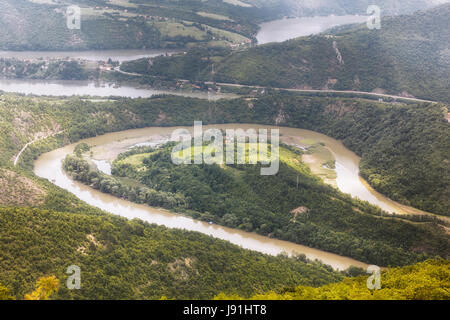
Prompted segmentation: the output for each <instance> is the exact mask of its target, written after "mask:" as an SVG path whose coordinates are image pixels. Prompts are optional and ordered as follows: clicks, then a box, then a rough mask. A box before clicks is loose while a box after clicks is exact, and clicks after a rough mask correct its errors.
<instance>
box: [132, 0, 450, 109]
mask: <svg viewBox="0 0 450 320" xmlns="http://www.w3.org/2000/svg"><path fill="white" fill-rule="evenodd" d="M448 21H450V4H447V5H442V6H439V7H436V8H434V9H430V10H428V11H424V12H417V13H415V14H413V15H410V16H398V17H390V18H385V19H383V20H382V28H381V30H369V29H368V28H367V26H366V25H365V24H363V25H361V26H356V27H351V28H349V27H344V28H342V29H341V30H340V31H339V30H337V31H334V32H332V33H331V32H330V34H328V35H317V36H311V37H305V38H298V39H294V40H288V41H286V42H283V43H276V44H266V45H261V46H258V47H255V48H251V49H248V50H242V51H239V52H232V53H230V54H227V55H222V56H215V57H209V58H208V56H207V55H206V57H205V55H202V54H198V53H195V55H190V54H189V53H188V54H187V55H184V56H182V55H181V56H180V55H178V56H173V57H169V58H162V57H160V58H155V59H153V60H152V63H147V64H143V63H142V61H141V62H139V61H136V62H128V63H126V64H124V65H123V70H124V71H130V72H140V73H143V74H147V75H151V76H165V77H169V78H176V77H177V73H176V71H177V67H176V66H177V65H181V64H183V62H186V63H190V65H198V66H199V69H197V70H195V71H192V72H190V77H189V79H191V80H208V81H210V80H213V81H217V82H226V83H239V84H247V85H262V86H271V87H282V88H300V89H333V90H354V91H366V92H372V91H374V92H385V93H389V94H395V95H402V96H415V97H418V98H423V99H428V100H438V101H444V102H450V90H449V88H450V82H449V81H450V80H449V79H450V47H449V43H450V28H449V26H448ZM196 59H197V60H199V62H198V63H196V64H193V63H192V62H193V61H196ZM213 64H214V73H213V74H212V73H211V70H212V68H213V67H212V65H213ZM172 65H174V66H175V68H174V67H172ZM168 72H170V73H168ZM178 76H179V77H178V78H181V76H186V74H185V73H183V72H181V70H180V71H179V72H178Z"/></svg>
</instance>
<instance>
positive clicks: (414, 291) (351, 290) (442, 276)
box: [216, 260, 450, 300]
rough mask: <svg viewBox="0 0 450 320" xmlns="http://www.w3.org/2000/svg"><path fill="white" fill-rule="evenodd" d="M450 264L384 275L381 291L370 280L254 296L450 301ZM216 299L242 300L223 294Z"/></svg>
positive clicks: (433, 262) (431, 264) (429, 264)
mask: <svg viewBox="0 0 450 320" xmlns="http://www.w3.org/2000/svg"><path fill="white" fill-rule="evenodd" d="M449 279H450V263H449V261H448V260H428V261H425V262H422V263H418V264H416V265H414V266H408V267H403V268H395V269H388V270H385V271H382V272H381V289H379V290H369V289H367V284H366V282H367V277H359V278H355V279H345V280H343V281H342V282H339V283H336V284H331V285H326V286H323V287H320V288H311V287H305V286H299V287H297V288H290V289H287V290H283V292H281V293H276V292H273V291H272V292H269V293H266V294H262V295H261V294H258V295H254V296H253V297H251V299H255V300H265V299H267V300H449V299H450V280H449ZM216 299H237V300H239V299H242V297H239V296H238V295H226V294H219V295H217V296H216Z"/></svg>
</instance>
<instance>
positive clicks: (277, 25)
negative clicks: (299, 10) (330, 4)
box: [256, 15, 367, 44]
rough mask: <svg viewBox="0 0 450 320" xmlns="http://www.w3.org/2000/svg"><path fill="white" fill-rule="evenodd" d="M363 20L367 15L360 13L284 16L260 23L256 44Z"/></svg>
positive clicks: (282, 39)
mask: <svg viewBox="0 0 450 320" xmlns="http://www.w3.org/2000/svg"><path fill="white" fill-rule="evenodd" d="M365 21H367V17H366V16H360V15H346V16H335V15H330V16H324V17H303V18H284V19H280V20H273V21H269V22H265V23H262V24H261V25H260V27H261V29H260V30H259V32H258V34H257V35H256V39H257V40H258V44H265V43H269V42H282V41H285V40H288V39H293V38H297V37H304V36H309V35H313V34H318V33H321V32H324V31H326V30H327V29H330V28H333V27H337V26H342V25H345V24H352V23H362V22H365Z"/></svg>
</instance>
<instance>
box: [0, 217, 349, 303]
mask: <svg viewBox="0 0 450 320" xmlns="http://www.w3.org/2000/svg"><path fill="white" fill-rule="evenodd" d="M0 225H1V228H0V284H1V285H0V298H1V297H2V295H3V294H4V291H5V290H2V286H3V287H6V288H7V289H8V290H9V294H8V295H9V296H14V297H16V298H18V299H22V298H23V296H24V294H26V293H29V292H30V291H32V290H33V287H34V284H35V282H36V280H37V279H38V278H39V277H42V276H48V275H56V276H57V278H58V279H59V280H60V286H59V290H58V293H57V295H56V296H54V297H53V298H55V299H159V298H161V297H162V296H165V297H167V298H169V299H174V298H175V299H210V298H212V297H213V296H214V295H215V294H217V293H218V292H226V293H229V294H232V293H238V294H241V295H245V296H249V295H252V294H254V293H262V292H264V291H268V290H281V289H282V288H284V287H286V286H297V285H307V286H320V285H324V284H327V283H331V282H336V281H339V280H341V279H342V278H343V276H344V275H348V273H338V272H334V271H332V269H331V268H330V267H327V266H324V265H321V264H320V263H318V262H307V261H306V260H305V258H304V257H301V256H300V257H298V258H287V257H283V256H279V257H271V256H267V255H263V254H259V253H256V252H252V251H249V250H244V249H241V248H239V247H238V246H235V245H232V244H230V243H228V242H226V241H222V240H218V239H214V238H212V237H208V236H206V235H202V234H200V233H196V232H188V231H182V230H177V229H168V228H165V227H158V226H155V225H150V224H148V223H144V222H142V221H140V220H131V221H129V220H127V219H125V218H120V217H117V216H113V215H110V214H102V213H99V212H98V211H97V212H96V211H95V209H91V213H83V212H80V213H76V214H75V213H67V212H66V213H60V212H54V211H50V210H38V209H30V208H20V209H19V208H16V209H14V208H10V209H8V208H2V209H0ZM70 265H77V266H79V267H80V268H81V277H82V288H81V289H80V290H68V289H67V287H66V285H65V284H66V279H67V277H68V276H69V275H67V274H66V269H67V268H68V267H69V266H70ZM355 271H356V270H354V271H353V272H355Z"/></svg>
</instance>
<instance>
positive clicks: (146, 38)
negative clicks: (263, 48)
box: [0, 0, 278, 50]
mask: <svg viewBox="0 0 450 320" xmlns="http://www.w3.org/2000/svg"><path fill="white" fill-rule="evenodd" d="M73 4H75V5H79V6H80V7H81V29H80V30H77V29H69V28H68V27H67V23H66V20H67V19H66V10H67V7H68V6H69V5H73ZM277 16H278V13H277V11H276V10H267V9H264V8H256V7H251V8H241V7H236V6H233V5H231V4H228V3H225V2H222V1H220V0H209V1H207V2H204V1H200V0H199V1H195V0H193V1H171V0H161V1H160V0H147V1H142V0H134V1H133V0H123V1H118V0H113V1H107V0H96V1H82V0H73V1H56V2H55V1H53V2H52V1H30V0H4V1H1V3H0V25H1V26H2V28H0V49H2V50H83V49H130V48H133V49H142V48H166V47H176V48H182V47H185V46H186V45H197V44H210V45H221V46H223V45H227V44H229V43H241V42H244V41H246V40H247V39H249V40H250V39H252V38H253V35H254V34H255V33H256V31H257V28H258V27H257V24H256V23H257V22H258V21H262V20H265V19H270V18H276V17H277Z"/></svg>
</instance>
